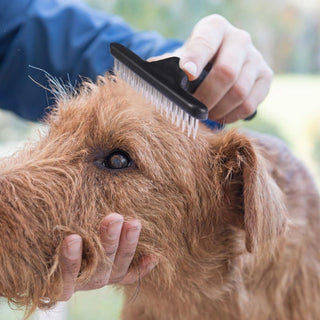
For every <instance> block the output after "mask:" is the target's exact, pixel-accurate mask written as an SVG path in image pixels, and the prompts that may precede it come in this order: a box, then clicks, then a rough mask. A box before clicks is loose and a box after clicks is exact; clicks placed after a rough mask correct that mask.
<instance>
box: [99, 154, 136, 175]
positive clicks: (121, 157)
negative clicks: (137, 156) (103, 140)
mask: <svg viewBox="0 0 320 320" xmlns="http://www.w3.org/2000/svg"><path fill="white" fill-rule="evenodd" d="M131 163H132V160H131V158H130V156H129V155H128V154H127V153H126V152H125V151H123V150H115V151H113V152H111V153H110V154H109V155H108V156H107V157H106V158H105V159H104V161H103V162H102V165H103V166H104V167H106V168H108V169H118V170H119V169H125V168H128V167H130V165H131Z"/></svg>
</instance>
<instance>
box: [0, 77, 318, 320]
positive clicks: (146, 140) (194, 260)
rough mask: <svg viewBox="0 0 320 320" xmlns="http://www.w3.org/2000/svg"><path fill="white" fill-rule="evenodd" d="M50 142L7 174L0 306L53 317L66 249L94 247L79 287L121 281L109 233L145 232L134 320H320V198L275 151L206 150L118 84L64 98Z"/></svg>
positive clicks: (215, 143) (231, 140) (209, 146)
mask: <svg viewBox="0 0 320 320" xmlns="http://www.w3.org/2000/svg"><path fill="white" fill-rule="evenodd" d="M47 122H48V124H49V126H50V130H49V132H48V134H47V135H45V136H43V137H42V138H41V139H40V141H39V142H37V143H36V144H35V145H32V146H28V147H26V148H25V150H23V151H21V152H19V153H17V154H16V155H15V156H14V157H11V158H9V159H7V160H6V161H3V162H2V163H1V167H0V172H1V174H0V184H1V189H0V191H1V192H0V210H1V213H0V227H1V237H0V264H1V273H0V295H1V296H4V297H7V298H8V299H9V300H10V301H11V302H14V303H16V304H18V305H25V306H28V307H29V309H28V310H29V311H30V312H32V311H33V310H34V308H35V307H36V306H45V303H43V302H42V301H43V300H42V298H43V297H49V298H50V299H51V303H49V304H48V305H52V304H53V303H54V302H56V300H57V298H58V297H59V295H60V294H61V290H62V287H63V283H62V277H61V270H60V268H59V263H58V257H59V249H60V246H61V243H62V240H63V239H64V237H65V236H66V235H67V234H70V233H77V234H79V235H81V237H82V238H83V240H84V251H83V263H82V268H81V270H82V271H81V274H80V275H79V278H78V279H77V282H78V284H79V285H80V284H81V283H84V282H86V281H88V279H89V278H90V277H91V276H92V274H94V272H95V271H96V270H97V268H110V265H109V264H108V261H106V259H105V258H104V253H103V247H102V245H101V243H100V240H99V235H98V230H99V224H100V221H101V219H102V218H103V217H105V215H106V214H107V213H111V212H120V213H122V214H125V215H126V216H127V217H134V218H138V219H140V221H142V234H141V238H140V242H139V245H138V249H137V253H136V256H135V258H134V261H133V264H138V261H139V259H140V258H141V256H143V255H144V254H150V253H152V254H153V255H156V256H157V257H158V258H159V261H160V262H159V264H158V266H157V267H156V268H155V269H154V270H153V271H152V272H151V273H150V274H149V275H147V276H146V277H145V278H143V279H142V281H141V286H140V288H139V292H138V294H137V296H136V298H135V299H132V297H135V293H136V290H137V285H136V284H135V285H130V286H127V287H125V289H124V291H125V296H126V303H125V306H124V311H123V318H124V319H134V320H137V319H165V320H168V319H169V320H171V319H251V320H256V319H259V320H263V319H272V320H273V319H286V320H289V319H290V320H294V319H296V320H301V319H319V318H320V280H319V277H320V249H319V242H320V223H319V213H320V209H319V206H320V205H319V195H318V192H317V190H316V188H315V186H314V183H313V181H312V179H311V177H310V176H309V174H308V172H307V170H306V169H305V168H304V166H303V165H302V164H301V163H300V162H299V161H298V160H297V159H296V158H294V156H293V155H292V154H291V153H290V152H289V151H288V149H287V148H286V147H285V146H284V145H283V144H282V143H281V142H279V141H278V140H276V139H275V138H272V137H269V136H265V135H260V134H251V133H239V132H237V131H230V132H224V131H223V132H212V131H210V130H209V129H206V128H205V127H204V126H201V127H200V130H199V132H198V135H197V138H196V140H193V139H192V138H188V137H187V136H186V134H183V133H182V132H181V129H179V128H176V127H175V126H174V125H172V124H171V123H170V122H169V121H168V120H166V119H165V118H164V117H162V116H161V115H160V114H158V113H157V112H156V111H155V108H154V107H153V106H152V105H150V104H148V103H146V102H145V101H144V99H143V98H141V97H140V96H138V95H137V94H136V93H135V92H134V91H133V90H132V89H130V88H129V87H128V86H127V85H125V84H124V83H122V82H121V81H118V82H115V81H111V80H110V79H107V78H101V79H99V81H98V84H97V85H94V84H86V85H84V87H83V88H82V90H81V92H80V94H78V95H75V96H62V97H61V98H60V101H59V102H58V107H57V108H55V109H54V110H53V111H52V112H51V115H50V117H49V118H48V121H47Z"/></svg>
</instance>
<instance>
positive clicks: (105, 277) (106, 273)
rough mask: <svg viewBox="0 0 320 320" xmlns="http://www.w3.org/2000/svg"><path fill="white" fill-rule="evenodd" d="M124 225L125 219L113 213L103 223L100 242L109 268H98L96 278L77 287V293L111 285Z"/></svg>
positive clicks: (101, 224)
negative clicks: (111, 276) (110, 281)
mask: <svg viewBox="0 0 320 320" xmlns="http://www.w3.org/2000/svg"><path fill="white" fill-rule="evenodd" d="M122 225H123V217H122V216H121V215H120V214H118V213H111V214H109V215H108V216H106V217H105V218H104V219H103V220H102V221H101V223H100V240H101V243H102V246H103V248H104V251H105V255H106V257H107V259H108V264H107V268H105V266H100V267H98V269H97V271H96V273H95V274H94V276H93V277H92V278H91V279H90V280H89V281H88V282H87V283H86V284H85V285H83V286H79V287H76V291H78V290H93V289H100V288H102V287H104V286H106V285H107V284H108V283H109V278H110V274H111V270H112V265H113V262H114V258H115V255H116V252H117V249H118V246H119V239H120V234H121V229H122Z"/></svg>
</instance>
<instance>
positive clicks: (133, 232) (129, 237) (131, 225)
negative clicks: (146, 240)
mask: <svg viewBox="0 0 320 320" xmlns="http://www.w3.org/2000/svg"><path fill="white" fill-rule="evenodd" d="M140 230H141V224H140V222H139V221H138V220H132V221H128V222H125V223H124V225H123V227H122V232H121V236H120V242H119V247H118V251H117V253H116V256H115V260H114V265H113V268H112V272H111V276H110V280H109V283H117V282H120V281H121V280H122V279H123V278H124V277H125V275H126V274H127V272H128V269H129V266H130V264H131V261H132V259H133V256H134V254H135V251H136V247H137V244H138V240H139V235H140Z"/></svg>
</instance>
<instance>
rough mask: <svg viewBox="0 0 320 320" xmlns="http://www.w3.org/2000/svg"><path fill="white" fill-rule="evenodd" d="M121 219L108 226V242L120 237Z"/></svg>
mask: <svg viewBox="0 0 320 320" xmlns="http://www.w3.org/2000/svg"><path fill="white" fill-rule="evenodd" d="M122 223H123V219H119V220H115V221H112V222H110V223H109V224H108V228H107V235H108V238H109V239H110V240H114V239H116V238H118V237H119V236H120V231H121V228H122Z"/></svg>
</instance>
